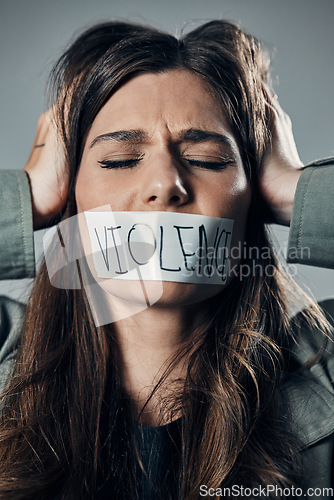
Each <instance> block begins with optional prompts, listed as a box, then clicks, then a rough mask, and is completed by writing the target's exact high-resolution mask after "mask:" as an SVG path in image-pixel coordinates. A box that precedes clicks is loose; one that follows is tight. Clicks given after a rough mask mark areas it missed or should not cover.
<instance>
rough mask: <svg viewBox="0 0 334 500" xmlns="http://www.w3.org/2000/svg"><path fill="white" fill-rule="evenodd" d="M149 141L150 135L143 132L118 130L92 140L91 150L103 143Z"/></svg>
mask: <svg viewBox="0 0 334 500" xmlns="http://www.w3.org/2000/svg"><path fill="white" fill-rule="evenodd" d="M146 139H148V135H147V133H146V132H144V131H143V130H118V131H116V132H108V133H107V134H102V135H98V136H97V137H95V139H93V140H92V142H91V144H90V146H89V147H90V148H92V147H93V146H95V144H97V143H99V142H102V141H112V142H143V141H145V140H146Z"/></svg>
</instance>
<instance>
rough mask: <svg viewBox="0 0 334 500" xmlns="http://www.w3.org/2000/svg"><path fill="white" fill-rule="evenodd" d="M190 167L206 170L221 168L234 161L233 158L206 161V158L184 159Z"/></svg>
mask: <svg viewBox="0 0 334 500" xmlns="http://www.w3.org/2000/svg"><path fill="white" fill-rule="evenodd" d="M185 161H186V163H187V164H188V165H190V166H191V167H199V168H205V169H207V170H223V169H224V168H226V167H227V166H228V165H231V164H232V163H235V162H234V161H233V160H221V161H206V160H191V159H187V160H185Z"/></svg>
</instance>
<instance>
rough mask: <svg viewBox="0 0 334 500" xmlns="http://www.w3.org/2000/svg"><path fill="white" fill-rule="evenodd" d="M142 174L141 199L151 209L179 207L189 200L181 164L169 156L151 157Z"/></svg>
mask: <svg viewBox="0 0 334 500" xmlns="http://www.w3.org/2000/svg"><path fill="white" fill-rule="evenodd" d="M142 174H143V178H142V182H143V183H142V190H141V194H142V201H143V203H144V204H145V205H146V206H147V205H149V206H150V209H151V210H166V209H168V208H169V207H180V206H182V205H184V204H186V203H187V202H188V201H189V197H190V193H189V191H188V187H187V185H186V180H185V178H184V175H183V173H182V166H181V165H178V164H177V162H175V161H174V160H173V158H172V157H171V156H167V155H166V156H164V157H163V158H162V157H160V158H155V159H151V161H150V164H149V165H147V168H146V169H145V172H142Z"/></svg>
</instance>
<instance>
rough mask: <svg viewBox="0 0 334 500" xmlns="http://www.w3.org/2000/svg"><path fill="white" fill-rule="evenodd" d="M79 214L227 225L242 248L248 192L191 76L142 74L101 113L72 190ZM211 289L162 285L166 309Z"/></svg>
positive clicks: (216, 118) (234, 154)
mask: <svg viewBox="0 0 334 500" xmlns="http://www.w3.org/2000/svg"><path fill="white" fill-rule="evenodd" d="M75 195H76V202H77V208H78V212H82V211H85V210H91V209H95V208H98V207H100V206H103V205H110V207H111V210H113V211H153V210H154V211H169V212H181V213H190V214H201V215H209V216H213V217H222V218H229V219H234V221H235V222H234V229H233V240H232V245H237V244H238V243H239V242H242V241H243V238H244V233H245V224H246V220H247V213H248V209H249V205H250V198H251V194H250V187H249V185H248V182H247V178H246V175H245V171H244V167H243V164H242V161H241V156H240V153H239V150H238V147H237V144H236V140H235V138H234V136H233V134H232V131H231V128H230V126H229V123H228V120H227V117H226V115H225V113H224V112H223V110H222V106H221V105H220V104H219V102H218V98H217V97H215V96H214V95H213V92H212V91H211V89H210V88H209V86H208V85H207V84H206V83H205V82H204V81H203V80H202V79H201V78H200V77H199V76H198V75H196V74H195V73H192V72H190V71H186V70H179V69H178V70H171V71H167V72H165V73H160V74H151V73H148V74H142V75H140V76H137V77H135V78H133V79H132V80H130V81H129V82H127V83H126V84H125V85H123V86H122V87H121V88H120V89H119V90H118V91H117V92H116V93H115V94H114V95H113V96H112V97H111V98H110V99H109V101H108V102H107V103H106V104H105V105H104V107H103V108H102V109H101V111H100V112H99V113H98V115H97V116H96V118H95V120H94V122H93V124H92V126H91V129H90V131H89V134H88V137H87V140H86V143H85V147H84V152H83V157H82V161H81V166H80V169H79V172H78V176H77V182H76V190H75ZM220 289H221V287H220V286H218V285H214V286H213V285H195V284H185V283H174V282H164V295H163V297H164V298H165V300H166V301H167V302H170V301H174V300H176V301H177V300H179V301H181V302H182V301H183V302H184V301H185V302H188V303H189V302H196V301H198V300H203V299H206V298H209V297H210V296H213V295H215V294H216V293H218V292H219V291H220Z"/></svg>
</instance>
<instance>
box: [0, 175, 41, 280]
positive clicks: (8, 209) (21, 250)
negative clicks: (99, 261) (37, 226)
mask: <svg viewBox="0 0 334 500" xmlns="http://www.w3.org/2000/svg"><path fill="white" fill-rule="evenodd" d="M34 274H35V255H34V239H33V223H32V208H31V196H30V187H29V181H28V177H27V174H26V173H25V172H24V171H22V170H1V175H0V277H1V279H20V278H31V277H33V276H34Z"/></svg>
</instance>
